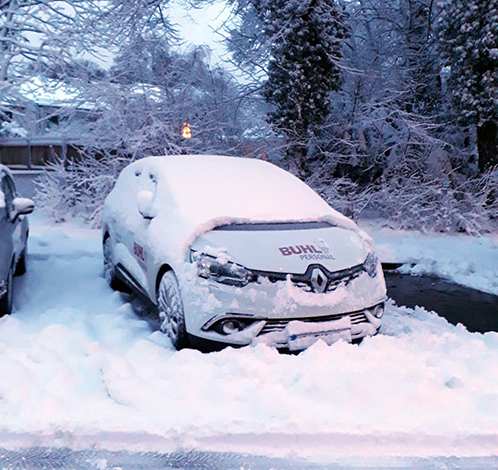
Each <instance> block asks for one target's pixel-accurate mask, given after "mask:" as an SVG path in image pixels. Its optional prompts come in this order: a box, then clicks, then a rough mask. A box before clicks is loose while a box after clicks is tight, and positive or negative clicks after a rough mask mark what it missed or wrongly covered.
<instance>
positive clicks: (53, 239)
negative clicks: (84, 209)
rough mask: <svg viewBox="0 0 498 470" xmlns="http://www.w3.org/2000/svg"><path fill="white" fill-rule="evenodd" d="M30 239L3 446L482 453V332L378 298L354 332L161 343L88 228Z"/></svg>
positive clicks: (488, 441) (6, 357)
mask: <svg viewBox="0 0 498 470" xmlns="http://www.w3.org/2000/svg"><path fill="white" fill-rule="evenodd" d="M455 240H457V238H456V239H455ZM30 251H31V255H32V256H31V259H30V266H29V268H28V273H27V274H26V276H24V277H22V278H16V285H15V288H16V299H15V311H14V314H13V315H11V316H7V317H4V318H2V319H0V367H1V368H2V371H3V374H2V380H1V381H0V396H1V400H0V414H1V416H2V420H1V428H0V435H1V438H2V446H3V447H7V448H8V447H10V448H14V447H19V446H34V445H50V446H69V447H72V448H77V449H78V448H80V449H81V448H91V447H95V448H108V449H126V450H140V451H148V450H156V451H160V452H169V451H173V450H176V449H180V448H182V449H186V450H188V449H197V450H214V451H238V452H249V453H260V454H268V455H281V456H285V455H290V454H292V455H294V456H295V457H310V458H313V459H328V460H329V461H330V459H335V458H340V457H344V456H349V457H350V456H352V455H371V456H379V455H401V456H402V455H418V456H430V455H459V456H490V455H496V453H497V446H496V443H497V440H496V439H497V436H498V415H497V414H496V410H497V409H498V374H497V372H496V364H498V334H497V333H487V334H484V335H483V334H470V333H468V332H467V331H466V330H465V328H463V327H462V326H457V327H455V326H452V325H450V324H448V323H447V322H446V321H445V320H444V319H442V318H441V317H439V316H437V315H436V314H435V313H428V312H426V311H425V310H423V309H420V308H416V309H415V310H411V309H408V308H403V307H400V308H398V307H395V306H393V305H388V308H387V311H386V314H385V320H384V325H383V327H382V332H381V334H379V335H377V336H375V337H372V338H367V339H366V340H365V341H364V342H363V343H362V344H361V345H352V344H349V343H346V342H343V341H339V342H337V343H335V344H333V345H331V346H327V345H325V344H324V343H323V342H318V343H316V344H315V345H313V346H312V347H310V348H309V349H308V350H307V351H305V352H304V353H302V354H299V355H297V356H293V355H280V354H278V353H277V352H276V350H274V349H272V348H269V347H268V346H266V345H264V344H260V345H256V346H254V347H247V348H244V349H241V350H235V349H226V350H224V351H221V352H219V353H213V354H201V353H199V352H197V351H193V350H184V351H181V352H175V351H174V350H173V349H172V347H171V345H170V343H169V341H168V340H167V339H166V337H165V336H164V335H162V334H161V333H159V332H158V331H156V330H155V329H154V328H156V327H157V325H155V324H153V323H151V322H150V321H148V320H147V318H141V317H139V316H137V314H136V312H135V311H134V310H133V308H132V305H131V304H129V303H127V302H126V299H125V298H123V297H122V296H121V295H120V294H119V293H115V292H112V291H111V290H110V289H109V288H108V287H107V285H106V283H105V281H104V279H103V278H102V257H101V240H100V233H99V232H97V231H92V230H87V229H82V228H78V227H76V226H74V225H62V226H58V227H50V226H47V225H45V224H44V223H43V222H42V221H39V220H38V221H37V220H36V219H35V220H34V223H32V227H31V240H30Z"/></svg>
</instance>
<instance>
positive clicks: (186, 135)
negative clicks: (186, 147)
mask: <svg viewBox="0 0 498 470" xmlns="http://www.w3.org/2000/svg"><path fill="white" fill-rule="evenodd" d="M182 137H183V138H184V139H190V138H191V137H192V131H191V130H190V124H189V123H188V122H184V123H183V129H182Z"/></svg>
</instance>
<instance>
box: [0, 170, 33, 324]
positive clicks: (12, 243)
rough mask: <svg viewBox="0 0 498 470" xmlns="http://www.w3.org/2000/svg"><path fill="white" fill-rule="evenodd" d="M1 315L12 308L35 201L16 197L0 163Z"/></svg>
mask: <svg viewBox="0 0 498 470" xmlns="http://www.w3.org/2000/svg"><path fill="white" fill-rule="evenodd" d="M0 180H1V181H0V184H1V192H0V316H3V315H7V314H10V313H11V312H12V299H13V293H14V282H13V277H14V276H19V275H21V274H24V273H25V272H26V267H27V255H28V254H27V249H28V248H27V243H28V231H29V227H28V219H27V217H26V215H28V214H31V212H33V209H34V203H33V201H32V200H31V199H26V198H22V197H19V196H18V195H17V192H16V187H15V184H14V181H13V179H12V175H11V173H10V170H9V169H8V168H7V167H6V166H3V165H0Z"/></svg>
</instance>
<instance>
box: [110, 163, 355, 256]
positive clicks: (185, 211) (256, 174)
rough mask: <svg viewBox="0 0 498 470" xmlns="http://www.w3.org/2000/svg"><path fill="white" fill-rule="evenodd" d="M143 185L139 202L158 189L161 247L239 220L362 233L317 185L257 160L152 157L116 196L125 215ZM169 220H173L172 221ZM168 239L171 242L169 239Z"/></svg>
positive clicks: (126, 177) (181, 247) (179, 246)
mask: <svg viewBox="0 0 498 470" xmlns="http://www.w3.org/2000/svg"><path fill="white" fill-rule="evenodd" d="M137 184H138V186H139V188H138V190H137V194H136V195H135V200H134V201H133V204H135V205H137V204H139V202H138V198H139V196H138V192H140V193H141V195H140V201H141V202H140V205H143V200H144V197H145V196H144V192H143V190H148V191H150V192H152V193H153V198H154V201H153V202H152V205H153V206H154V208H153V210H152V209H151V210H152V212H154V213H156V212H157V214H158V217H156V218H155V219H154V221H153V223H152V224H151V227H150V229H151V230H150V231H151V237H154V231H156V232H157V233H156V235H157V236H156V241H157V245H158V246H159V245H160V244H161V240H164V237H165V230H164V227H168V229H167V231H168V234H167V236H168V237H169V238H168V240H167V243H168V246H169V247H170V249H172V248H173V246H174V247H176V250H173V249H172V250H171V251H181V252H182V253H185V250H186V248H187V247H188V246H189V245H190V244H191V243H193V241H194V240H195V239H196V238H197V237H198V236H199V235H200V234H202V233H204V232H207V231H209V230H211V229H213V228H214V227H217V226H219V225H225V224H230V223H236V222H239V223H241V222H244V223H247V222H279V221H280V222H282V221H283V222H289V221H311V220H313V221H328V222H330V223H332V224H334V225H338V226H341V227H345V228H348V229H350V230H355V231H357V232H358V231H359V229H358V227H357V226H356V224H354V222H352V221H351V220H349V219H347V218H346V217H344V216H343V215H342V214H340V213H339V212H337V211H335V210H334V209H332V208H331V207H330V206H329V205H328V204H327V203H326V202H325V201H324V200H323V199H322V198H321V197H320V196H318V195H317V194H316V193H315V192H314V191H313V190H312V189H311V188H309V187H308V186H307V185H305V184H304V183H302V182H301V181H300V180H298V179H297V178H296V177H295V176H293V175H291V174H290V173H288V172H286V171H284V170H281V169H280V168H278V167H276V166H275V165H272V164H271V163H267V162H265V161H261V160H256V159H246V158H236V157H222V156H213V155H189V156H163V157H148V158H144V159H141V160H138V161H136V162H134V163H132V164H131V165H129V167H127V168H126V169H125V170H124V171H123V174H122V176H121V177H120V181H118V184H117V185H116V187H115V189H114V190H113V192H112V193H111V195H110V198H111V199H112V200H113V206H114V207H118V208H119V209H118V210H119V211H120V212H121V213H122V216H125V214H126V212H128V211H129V210H130V208H129V207H128V204H129V198H130V195H129V193H130V190H131V189H132V188H133V187H134V185H137ZM168 222H173V223H172V224H169V223H168ZM162 243H165V242H164V241H163V242H162Z"/></svg>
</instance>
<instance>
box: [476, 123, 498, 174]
mask: <svg viewBox="0 0 498 470" xmlns="http://www.w3.org/2000/svg"><path fill="white" fill-rule="evenodd" d="M497 131H498V128H497V125H496V123H495V122H494V121H486V122H485V123H484V124H483V125H482V126H479V127H478V128H477V152H478V154H479V171H480V172H481V173H483V172H485V171H486V170H487V169H488V168H491V167H493V166H495V165H498V141H497V140H496V135H497Z"/></svg>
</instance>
